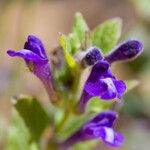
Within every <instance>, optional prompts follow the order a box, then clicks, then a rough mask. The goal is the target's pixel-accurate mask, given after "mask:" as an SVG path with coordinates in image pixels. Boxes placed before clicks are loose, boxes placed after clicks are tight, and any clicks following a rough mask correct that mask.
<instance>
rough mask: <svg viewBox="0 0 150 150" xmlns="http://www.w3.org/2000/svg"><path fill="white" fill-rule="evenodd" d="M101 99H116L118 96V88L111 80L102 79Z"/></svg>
mask: <svg viewBox="0 0 150 150" xmlns="http://www.w3.org/2000/svg"><path fill="white" fill-rule="evenodd" d="M100 83H101V88H102V90H101V95H100V96H101V98H102V99H105V100H109V99H114V98H115V97H116V95H117V90H116V87H115V85H114V83H113V81H112V79H111V78H105V79H100Z"/></svg>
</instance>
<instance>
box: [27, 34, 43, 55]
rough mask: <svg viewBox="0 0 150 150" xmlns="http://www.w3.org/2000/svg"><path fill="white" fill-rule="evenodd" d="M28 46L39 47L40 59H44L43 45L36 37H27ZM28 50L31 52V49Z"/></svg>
mask: <svg viewBox="0 0 150 150" xmlns="http://www.w3.org/2000/svg"><path fill="white" fill-rule="evenodd" d="M27 42H28V43H29V44H33V43H34V44H36V45H38V46H39V47H40V51H39V54H40V56H41V57H43V58H45V57H46V53H45V48H44V45H43V43H42V41H41V40H40V39H39V38H38V37H36V36H35V35H29V36H28V41H27ZM29 50H33V49H29Z"/></svg>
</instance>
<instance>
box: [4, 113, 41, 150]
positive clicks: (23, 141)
mask: <svg viewBox="0 0 150 150" xmlns="http://www.w3.org/2000/svg"><path fill="white" fill-rule="evenodd" d="M7 137H8V138H7V141H6V147H5V150H38V146H37V144H36V143H35V142H31V137H30V134H29V131H28V130H27V128H26V126H25V124H24V122H23V120H22V119H21V117H20V116H19V115H18V113H17V112H16V111H13V115H12V120H11V123H10V127H9V129H8V135H7ZM33 144H34V149H33V146H32V145H33Z"/></svg>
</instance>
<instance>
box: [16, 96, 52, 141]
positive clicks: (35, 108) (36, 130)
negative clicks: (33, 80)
mask: <svg viewBox="0 0 150 150" xmlns="http://www.w3.org/2000/svg"><path fill="white" fill-rule="evenodd" d="M14 106H15V108H16V110H17V111H18V113H19V114H20V116H21V117H22V119H23V120H24V122H25V124H26V126H27V127H28V129H29V131H30V134H31V136H32V138H33V139H34V140H39V139H40V136H41V135H42V133H43V131H44V130H45V128H46V127H48V126H49V125H50V118H49V116H48V114H47V112H46V111H45V110H44V108H43V107H42V105H41V104H40V102H39V101H37V100H36V99H35V98H30V97H25V96H22V97H19V98H17V99H15V100H14Z"/></svg>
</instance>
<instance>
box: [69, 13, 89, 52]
mask: <svg viewBox="0 0 150 150" xmlns="http://www.w3.org/2000/svg"><path fill="white" fill-rule="evenodd" d="M88 31H89V28H88V26H87V24H86V21H85V20H84V18H83V16H82V14H81V13H79V12H78V13H76V14H75V17H74V23H73V29H72V33H71V34H70V35H69V37H70V42H71V51H72V53H73V54H74V53H75V52H76V51H77V50H79V49H80V48H81V44H85V43H84V42H86V40H88V39H87V38H88V36H87V32H88Z"/></svg>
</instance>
